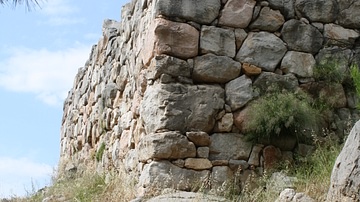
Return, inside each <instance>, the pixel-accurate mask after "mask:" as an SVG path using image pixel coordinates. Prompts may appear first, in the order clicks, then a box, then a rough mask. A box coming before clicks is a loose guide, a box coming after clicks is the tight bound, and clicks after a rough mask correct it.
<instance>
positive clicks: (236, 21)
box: [60, 0, 360, 195]
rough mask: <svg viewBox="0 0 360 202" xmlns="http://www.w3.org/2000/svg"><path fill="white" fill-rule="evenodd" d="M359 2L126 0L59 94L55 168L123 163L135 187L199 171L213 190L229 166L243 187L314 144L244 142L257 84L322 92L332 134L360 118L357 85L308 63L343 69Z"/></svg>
mask: <svg viewBox="0 0 360 202" xmlns="http://www.w3.org/2000/svg"><path fill="white" fill-rule="evenodd" d="M359 9H360V3H359V2H358V1H348V0H289V1H280V0H268V1H255V0H222V1H221V0H206V1H193V0H133V1H132V2H131V3H128V4H127V5H125V6H124V7H123V9H122V15H121V19H122V21H121V22H116V21H112V20H106V21H105V22H104V25H103V37H102V38H101V39H100V41H99V42H98V44H97V45H95V46H93V48H92V50H91V54H90V58H89V60H88V61H87V62H86V63H85V66H84V67H83V68H80V69H79V72H78V74H77V75H76V78H75V82H74V87H73V88H72V89H71V91H70V92H69V95H68V97H67V99H66V101H65V103H64V116H63V120H62V128H61V159H60V165H63V167H61V169H64V170H65V169H66V167H67V169H70V168H71V167H69V166H70V165H72V167H73V166H75V167H77V168H78V169H84V167H85V166H86V165H88V164H92V163H95V164H96V165H97V168H98V169H99V170H101V171H104V172H107V171H110V170H116V169H118V168H119V167H121V166H124V167H125V169H126V170H127V172H129V173H134V174H135V176H136V178H138V185H139V195H141V194H145V193H146V192H147V191H149V190H153V189H163V188H176V189H180V190H190V189H194V188H196V187H197V186H198V185H199V184H201V182H203V181H204V180H208V182H209V184H210V186H211V188H212V189H215V190H216V189H218V188H220V187H221V185H222V184H223V182H225V181H226V180H228V179H231V178H232V177H233V176H234V175H235V174H236V173H237V172H238V174H239V173H240V176H241V177H240V180H241V182H242V183H243V184H244V183H245V182H246V180H247V179H248V176H249V175H250V174H252V173H261V172H262V170H263V169H264V168H265V169H266V168H268V167H271V165H273V164H274V162H276V161H281V160H289V161H292V159H293V152H297V153H298V154H299V155H306V154H307V152H308V151H309V150H310V149H311V146H309V145H304V144H297V142H296V140H294V139H280V140H274V141H273V142H271V143H269V144H255V145H253V144H252V143H250V142H247V141H246V137H245V134H244V133H243V124H244V122H246V116H247V114H248V113H251V112H249V110H247V105H248V103H249V102H251V101H252V100H253V99H255V98H256V96H258V95H257V94H256V93H255V92H254V89H260V91H261V90H265V89H266V88H268V87H269V86H270V85H271V84H273V83H278V84H280V85H281V86H283V87H284V88H286V89H297V88H302V89H305V90H307V91H308V92H309V93H312V94H313V95H314V96H328V97H329V98H331V99H327V102H329V104H331V105H332V106H334V107H335V108H336V110H335V111H334V112H331V113H330V114H329V115H328V117H327V118H326V119H325V123H324V124H325V125H326V127H328V128H330V129H331V130H333V131H335V132H337V134H339V136H340V137H341V136H342V135H343V131H344V130H345V128H346V124H345V123H346V122H347V121H348V120H349V119H351V120H354V119H358V113H357V112H356V110H355V105H356V102H355V94H354V93H353V92H352V91H350V90H348V89H347V88H345V87H346V86H345V85H342V84H341V83H337V84H335V83H334V84H333V85H328V84H324V83H322V82H316V81H315V80H314V78H313V72H314V69H315V68H316V64H317V63H320V62H322V61H325V60H329V59H335V60H336V61H338V62H339V66H338V68H340V70H342V71H344V72H347V71H348V70H349V66H350V64H352V63H353V62H355V63H358V64H360V48H359V47H360V45H359V43H357V39H358V38H359V29H360V12H356V11H357V10H359ZM344 83H345V82H344ZM279 107H281V106H279ZM309 148H310V149H309Z"/></svg>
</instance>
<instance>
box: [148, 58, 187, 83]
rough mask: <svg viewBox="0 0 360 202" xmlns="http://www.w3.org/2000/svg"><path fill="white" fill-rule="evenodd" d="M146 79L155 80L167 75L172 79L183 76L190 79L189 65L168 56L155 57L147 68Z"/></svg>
mask: <svg viewBox="0 0 360 202" xmlns="http://www.w3.org/2000/svg"><path fill="white" fill-rule="evenodd" d="M148 71H149V73H148V74H147V77H148V79H153V80H156V79H158V78H159V77H160V76H161V75H162V74H168V75H171V76H174V77H178V76H184V77H190V74H191V69H190V65H189V64H188V63H187V62H186V61H184V60H181V59H178V58H175V57H171V56H168V55H159V56H155V57H154V58H153V59H152V61H151V64H150V66H149V68H148Z"/></svg>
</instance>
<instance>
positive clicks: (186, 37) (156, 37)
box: [142, 18, 199, 64]
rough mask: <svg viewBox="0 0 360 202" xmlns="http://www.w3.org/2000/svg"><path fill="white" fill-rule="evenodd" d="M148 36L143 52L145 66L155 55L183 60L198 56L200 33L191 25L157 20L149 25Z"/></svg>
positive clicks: (161, 19)
mask: <svg viewBox="0 0 360 202" xmlns="http://www.w3.org/2000/svg"><path fill="white" fill-rule="evenodd" d="M147 36H148V37H146V40H145V45H144V46H143V50H142V59H143V60H144V63H145V64H148V63H149V62H150V60H151V59H152V58H153V57H154V55H161V54H167V55H170V56H174V57H177V58H182V59H188V58H191V57H195V56H197V55H198V47H199V46H198V44H199V31H198V30H197V29H196V28H195V27H192V26H191V25H189V24H186V23H179V22H173V21H170V20H166V19H163V18H157V19H155V20H154V22H153V23H152V24H151V25H149V29H148V32H147ZM179 41H181V43H179Z"/></svg>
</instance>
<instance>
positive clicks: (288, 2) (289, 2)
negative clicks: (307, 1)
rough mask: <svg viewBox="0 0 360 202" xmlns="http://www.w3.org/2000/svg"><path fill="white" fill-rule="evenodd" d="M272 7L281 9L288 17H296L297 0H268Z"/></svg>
mask: <svg viewBox="0 0 360 202" xmlns="http://www.w3.org/2000/svg"><path fill="white" fill-rule="evenodd" d="M268 2H269V4H270V7H271V8H273V9H276V10H280V12H281V13H283V14H284V16H285V18H286V19H289V18H293V17H295V8H294V6H295V0H268Z"/></svg>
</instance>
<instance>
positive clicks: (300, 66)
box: [281, 51, 316, 77]
mask: <svg viewBox="0 0 360 202" xmlns="http://www.w3.org/2000/svg"><path fill="white" fill-rule="evenodd" d="M315 64H316V61H315V58H314V56H313V55H311V54H310V53H303V52H296V51H289V52H287V53H286V55H285V56H284V58H283V60H282V62H281V69H282V70H283V72H284V73H286V74H287V73H293V74H295V75H297V76H299V77H312V76H313V69H314V67H315Z"/></svg>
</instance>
